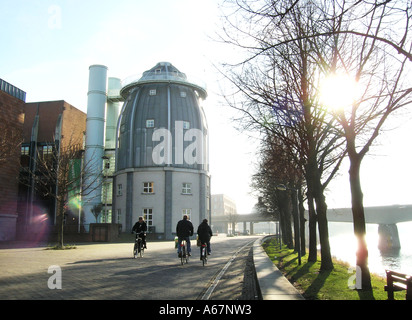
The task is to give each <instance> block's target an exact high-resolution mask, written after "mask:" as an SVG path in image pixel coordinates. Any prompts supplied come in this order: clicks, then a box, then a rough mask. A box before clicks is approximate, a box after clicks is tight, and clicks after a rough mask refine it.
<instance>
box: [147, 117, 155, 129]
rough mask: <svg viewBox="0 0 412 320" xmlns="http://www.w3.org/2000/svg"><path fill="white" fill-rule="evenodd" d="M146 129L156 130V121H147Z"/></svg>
mask: <svg viewBox="0 0 412 320" xmlns="http://www.w3.org/2000/svg"><path fill="white" fill-rule="evenodd" d="M146 128H154V119H148V120H146Z"/></svg>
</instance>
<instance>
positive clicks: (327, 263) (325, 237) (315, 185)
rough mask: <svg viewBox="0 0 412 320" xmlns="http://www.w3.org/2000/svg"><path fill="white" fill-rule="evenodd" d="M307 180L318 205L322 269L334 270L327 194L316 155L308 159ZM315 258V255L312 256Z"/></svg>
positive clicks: (310, 192)
mask: <svg viewBox="0 0 412 320" xmlns="http://www.w3.org/2000/svg"><path fill="white" fill-rule="evenodd" d="M306 175H307V178H306V181H307V185H308V194H310V195H312V197H313V200H314V202H315V205H316V217H317V223H318V228H319V242H320V256H321V265H320V269H321V270H322V271H326V270H332V269H333V262H332V256H331V253H330V245H329V230H328V220H327V217H326V212H327V205H326V201H325V196H324V194H323V188H322V183H321V180H320V179H321V178H320V173H319V169H318V166H317V162H316V157H315V156H314V155H312V156H311V157H309V159H308V165H307V168H306ZM312 258H313V257H312Z"/></svg>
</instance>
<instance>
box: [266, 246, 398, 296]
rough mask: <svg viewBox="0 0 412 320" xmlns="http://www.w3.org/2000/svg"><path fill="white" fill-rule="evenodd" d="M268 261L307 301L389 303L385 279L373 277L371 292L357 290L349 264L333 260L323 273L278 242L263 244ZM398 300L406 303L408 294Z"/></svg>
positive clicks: (317, 265)
mask: <svg viewBox="0 0 412 320" xmlns="http://www.w3.org/2000/svg"><path fill="white" fill-rule="evenodd" d="M262 247H263V249H264V250H265V251H266V253H267V255H268V256H269V258H270V259H271V260H272V261H273V263H274V264H275V265H276V266H277V268H278V269H279V270H280V271H281V272H282V273H283V275H284V276H285V277H286V278H287V279H288V280H289V281H290V282H291V283H292V284H293V285H294V286H295V287H296V288H297V289H298V290H299V291H300V293H301V294H302V295H303V297H304V298H305V299H307V300H387V299H388V295H387V292H386V291H384V286H385V285H386V279H384V278H382V277H380V276H379V275H376V274H371V279H372V290H357V289H354V286H355V279H356V273H355V268H353V267H351V266H350V265H349V264H348V263H346V262H343V261H340V260H336V259H333V264H334V268H333V270H330V271H320V256H318V261H316V262H308V261H307V258H308V255H307V254H306V255H305V256H302V257H301V262H302V263H301V265H300V266H299V265H298V254H297V253H296V252H294V250H293V249H288V248H287V247H286V246H282V248H281V249H280V248H279V244H278V243H277V242H276V240H275V238H268V239H267V240H266V241H264V242H263V243H262ZM395 299H396V300H405V291H401V292H395Z"/></svg>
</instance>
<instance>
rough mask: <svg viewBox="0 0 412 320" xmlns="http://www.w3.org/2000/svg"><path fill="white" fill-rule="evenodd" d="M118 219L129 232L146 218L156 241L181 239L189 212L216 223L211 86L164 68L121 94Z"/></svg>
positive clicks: (167, 66)
mask: <svg viewBox="0 0 412 320" xmlns="http://www.w3.org/2000/svg"><path fill="white" fill-rule="evenodd" d="M120 95H121V97H122V98H123V99H124V105H123V107H122V110H121V112H120V114H119V119H118V124H117V134H116V136H117V144H116V149H115V159H116V161H115V163H116V167H115V170H114V175H113V199H112V208H113V210H112V215H113V217H115V220H116V221H117V222H119V223H120V224H121V225H122V230H123V231H124V232H128V231H130V230H131V229H132V226H133V224H134V223H135V222H136V221H137V219H138V217H139V216H143V217H144V219H145V221H146V222H147V224H148V228H149V231H150V232H151V233H152V234H153V235H154V236H155V237H156V238H157V239H166V240H170V239H173V238H174V236H175V235H174V233H175V230H176V224H177V222H178V221H179V220H180V219H182V216H183V215H184V214H187V215H188V216H189V219H190V220H191V221H192V223H193V225H194V226H195V228H196V227H197V225H199V224H200V222H201V221H202V220H203V219H204V218H208V219H209V218H210V175H209V164H208V129H207V122H206V118H205V115H204V111H203V107H202V101H203V100H204V99H206V97H207V92H206V90H205V88H204V86H202V85H199V84H197V83H196V82H194V81H191V80H189V79H188V78H187V76H186V75H185V74H184V73H182V72H181V71H179V70H178V69H177V68H176V67H174V66H173V65H172V64H170V63H168V62H160V63H158V64H157V65H156V66H154V67H153V68H152V69H150V70H148V71H146V72H144V73H143V75H142V77H140V78H139V79H138V80H136V81H131V82H130V83H128V84H124V85H123V87H122V89H121V90H120Z"/></svg>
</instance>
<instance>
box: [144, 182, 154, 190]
mask: <svg viewBox="0 0 412 320" xmlns="http://www.w3.org/2000/svg"><path fill="white" fill-rule="evenodd" d="M153 186H154V183H153V182H143V193H154V191H153Z"/></svg>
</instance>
